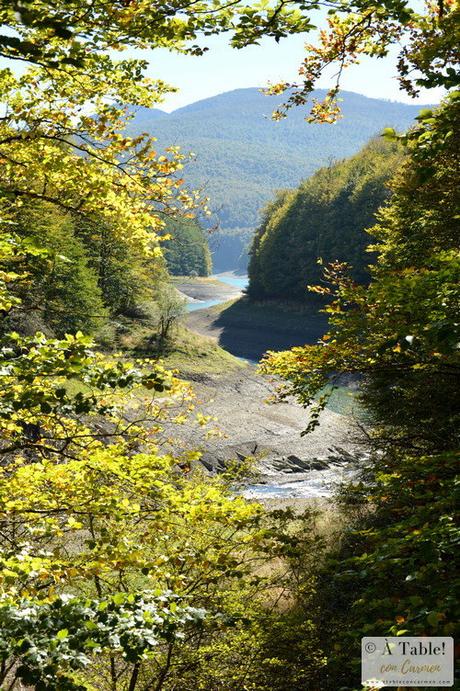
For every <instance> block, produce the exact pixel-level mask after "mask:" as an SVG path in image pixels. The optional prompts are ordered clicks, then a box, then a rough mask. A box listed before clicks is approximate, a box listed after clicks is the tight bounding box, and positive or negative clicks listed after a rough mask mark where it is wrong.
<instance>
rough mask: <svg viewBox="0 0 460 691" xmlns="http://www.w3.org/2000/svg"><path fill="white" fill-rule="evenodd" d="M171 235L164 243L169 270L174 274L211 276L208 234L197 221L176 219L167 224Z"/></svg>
mask: <svg viewBox="0 0 460 691" xmlns="http://www.w3.org/2000/svg"><path fill="white" fill-rule="evenodd" d="M165 231H166V233H167V234H168V235H171V239H170V240H166V241H165V242H164V244H163V247H164V256H165V259H166V264H167V267H168V270H169V272H170V273H171V274H172V275H173V276H190V275H196V276H209V274H210V273H211V270H212V260H211V252H210V251H209V245H208V235H207V233H205V231H204V230H203V228H202V227H201V226H200V225H199V224H198V223H197V222H196V221H190V220H189V221H187V220H185V219H184V220H180V219H179V220H175V221H169V222H168V223H167V224H166V227H165Z"/></svg>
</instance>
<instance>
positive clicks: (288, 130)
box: [129, 88, 419, 271]
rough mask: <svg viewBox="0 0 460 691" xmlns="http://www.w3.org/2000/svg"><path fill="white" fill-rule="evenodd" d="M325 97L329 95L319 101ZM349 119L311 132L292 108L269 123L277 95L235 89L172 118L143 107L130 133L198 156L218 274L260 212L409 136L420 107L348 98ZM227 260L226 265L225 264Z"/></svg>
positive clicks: (191, 175) (194, 175)
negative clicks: (322, 171) (277, 195)
mask: <svg viewBox="0 0 460 691" xmlns="http://www.w3.org/2000/svg"><path fill="white" fill-rule="evenodd" d="M314 95H315V96H316V97H317V98H322V97H323V96H324V95H325V92H324V91H322V90H319V91H317V92H315V94H314ZM341 97H342V99H343V102H342V111H343V118H342V119H341V120H340V121H339V122H337V123H336V124H335V125H311V124H308V123H306V122H305V114H306V111H305V110H304V109H302V108H297V109H293V110H292V111H290V113H289V115H288V117H287V118H286V119H284V120H282V121H280V122H274V121H273V120H271V117H270V115H271V113H272V111H273V110H274V109H275V108H276V107H277V106H278V105H279V104H280V97H279V96H265V95H264V94H262V93H261V92H260V90H259V89H257V88H251V89H237V90H235V91H229V92H227V93H223V94H220V95H218V96H213V97H212V98H207V99H204V100H201V101H197V102H196V103H192V104H191V105H188V106H185V107H184V108H179V109H178V110H175V111H173V112H172V113H164V112H163V111H161V110H158V109H155V110H149V109H146V108H142V109H139V110H137V111H136V113H135V116H134V119H133V120H132V121H131V123H130V125H129V133H130V134H139V133H140V132H148V133H149V134H152V135H154V136H155V137H157V139H158V143H159V147H160V148H163V147H166V146H168V145H172V144H175V145H180V146H181V147H182V149H183V150H184V151H193V152H194V153H195V154H196V159H195V161H194V162H192V163H190V164H189V165H188V166H187V169H186V174H185V175H186V179H187V183H188V185H189V186H190V187H192V188H193V187H198V188H204V192H205V193H206V194H207V195H208V196H209V197H210V198H211V208H212V209H213V210H214V212H215V218H214V219H213V222H215V221H216V220H217V221H218V222H219V225H220V227H221V229H222V231H221V232H219V233H215V234H213V235H211V247H213V249H214V266H215V270H217V271H221V270H225V269H231V268H234V267H235V257H237V256H238V254H239V253H240V252H241V250H242V249H243V247H244V244H245V243H247V242H249V239H250V237H251V235H252V232H253V230H254V228H255V227H256V226H257V224H258V222H259V212H260V209H261V208H262V207H263V206H264V205H265V204H266V203H267V201H268V200H269V199H270V198H271V197H272V196H273V193H274V192H275V191H276V190H278V189H282V188H292V187H296V186H297V185H298V184H299V183H300V182H301V180H303V179H305V178H307V177H308V176H310V175H311V174H312V173H313V172H315V171H316V170H317V169H318V168H320V167H321V166H323V165H325V164H327V163H329V162H330V161H331V160H337V159H342V158H345V157H347V156H351V155H352V154H354V153H356V152H357V151H358V150H359V149H360V148H361V147H362V146H363V144H365V143H366V142H367V141H369V139H371V138H372V137H373V136H375V135H376V134H378V133H379V132H381V130H382V129H383V128H384V127H395V128H396V129H397V130H405V129H407V128H408V127H409V126H410V125H411V124H412V122H413V120H414V118H415V116H416V115H417V113H418V111H419V106H412V105H407V104H404V103H398V102H394V101H385V100H381V99H375V98H367V97H366V96H361V95H360V94H355V93H352V92H343V93H342V96H341ZM227 257H228V260H227Z"/></svg>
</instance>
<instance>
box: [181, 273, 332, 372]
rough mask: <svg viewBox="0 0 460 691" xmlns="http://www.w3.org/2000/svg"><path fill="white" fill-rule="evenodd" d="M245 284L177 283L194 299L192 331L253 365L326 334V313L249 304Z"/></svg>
mask: <svg viewBox="0 0 460 691" xmlns="http://www.w3.org/2000/svg"><path fill="white" fill-rule="evenodd" d="M224 281H225V283H224ZM246 282H247V277H240V276H234V275H232V274H222V275H217V276H213V277H211V278H210V279H201V278H195V279H176V280H175V282H174V283H175V286H176V288H177V289H178V290H179V291H180V292H181V293H182V294H184V295H186V296H187V298H188V300H189V301H191V302H189V305H188V315H187V317H186V319H185V324H186V326H187V328H188V329H190V330H191V331H194V332H195V333H198V334H200V335H201V336H206V337H210V338H213V339H214V340H215V341H216V342H217V343H218V344H219V345H220V346H221V348H224V349H225V350H226V351H228V352H229V353H231V354H232V355H235V356H236V357H240V358H244V359H246V360H249V361H251V362H257V361H259V360H260V358H261V357H262V356H263V354H264V353H265V352H266V351H267V350H286V349H288V348H291V347H293V346H297V345H304V344H305V343H315V342H316V341H317V340H318V338H319V337H320V336H321V335H322V334H323V333H324V331H325V330H326V328H327V319H326V317H325V315H324V314H321V313H318V312H317V311H316V310H314V309H312V308H308V307H305V306H303V305H298V304H295V303H292V304H289V303H286V304H281V303H275V302H265V303H254V302H252V301H249V300H248V299H247V298H246V297H245V295H244V292H243V290H242V289H243V288H244V286H245V285H246Z"/></svg>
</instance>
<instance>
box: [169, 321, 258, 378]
mask: <svg viewBox="0 0 460 691" xmlns="http://www.w3.org/2000/svg"><path fill="white" fill-rule="evenodd" d="M173 339H174V340H173V344H172V346H171V350H170V352H169V353H165V354H164V355H162V360H163V361H164V363H165V365H166V366H167V367H170V368H171V369H178V370H179V372H180V373H181V374H183V375H187V374H221V373H225V372H234V371H236V370H239V369H242V368H244V367H246V363H245V362H244V361H242V360H240V359H238V358H236V357H234V356H233V355H230V353H227V351H226V350H224V349H223V348H221V347H220V346H219V345H218V344H217V343H216V341H215V340H214V339H212V338H207V337H206V336H200V335H199V334H196V333H194V332H192V331H189V330H188V329H186V328H185V327H184V326H182V325H181V326H178V327H177V328H176V329H175V331H174V334H173Z"/></svg>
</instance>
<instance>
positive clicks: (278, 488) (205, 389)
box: [180, 365, 366, 500]
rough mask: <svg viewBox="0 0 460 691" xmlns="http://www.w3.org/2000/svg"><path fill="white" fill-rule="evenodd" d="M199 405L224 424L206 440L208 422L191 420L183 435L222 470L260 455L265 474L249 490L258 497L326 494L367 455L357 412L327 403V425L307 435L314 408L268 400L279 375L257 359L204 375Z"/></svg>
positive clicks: (197, 383)
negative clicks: (264, 370) (200, 424)
mask: <svg viewBox="0 0 460 691" xmlns="http://www.w3.org/2000/svg"><path fill="white" fill-rule="evenodd" d="M193 387H194V390H195V392H196V396H197V409H198V410H199V412H200V413H203V414H204V415H210V416H212V417H213V418H215V419H216V422H215V423H211V425H210V426H211V428H213V429H216V430H217V431H218V432H219V435H218V436H211V437H210V438H209V439H205V440H204V441H203V431H202V429H197V428H196V426H195V425H192V424H187V423H186V424H185V426H184V427H183V428H182V429H181V432H180V436H181V437H182V440H183V442H185V445H186V446H187V447H190V448H193V449H199V450H200V451H201V453H202V458H201V463H202V464H203V466H204V467H205V469H206V471H207V472H209V473H211V474H214V473H217V472H221V471H222V470H224V469H225V468H226V466H227V465H228V463H230V462H232V461H234V460H236V461H245V460H247V459H255V461H256V465H257V471H258V476H257V477H256V478H255V479H254V481H252V484H251V485H250V486H248V487H246V488H245V490H244V492H243V494H244V495H245V496H246V497H248V498H255V499H260V500H263V499H267V500H269V499H273V498H278V499H283V498H288V499H296V498H321V497H327V496H330V494H331V492H332V490H333V488H334V486H335V485H336V484H337V483H338V482H341V481H342V480H344V479H346V478H349V477H351V476H352V475H353V473H354V472H355V470H356V466H357V464H358V463H359V461H360V460H361V459H362V458H363V457H365V455H366V454H365V451H364V449H363V446H362V439H361V435H360V432H359V429H358V427H357V426H356V425H355V424H354V422H353V420H352V419H351V418H350V417H348V416H345V415H340V414H339V413H335V412H333V411H331V410H325V411H324V413H323V414H322V417H321V425H320V427H319V428H318V429H317V430H315V431H314V432H312V433H311V434H308V435H307V436H303V437H302V436H301V432H302V431H303V430H304V429H305V427H306V424H307V413H306V411H305V410H304V409H303V408H302V407H301V406H300V405H298V404H297V403H296V402H295V401H294V400H287V401H283V402H276V403H268V399H269V398H271V397H273V395H274V393H275V390H276V383H275V382H272V381H270V380H269V379H267V378H266V377H262V376H261V375H259V374H257V372H256V369H255V367H253V366H251V365H248V366H247V367H246V368H245V369H244V370H241V371H239V372H233V373H231V374H229V375H224V374H221V375H197V376H196V377H195V378H194V380H193Z"/></svg>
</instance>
